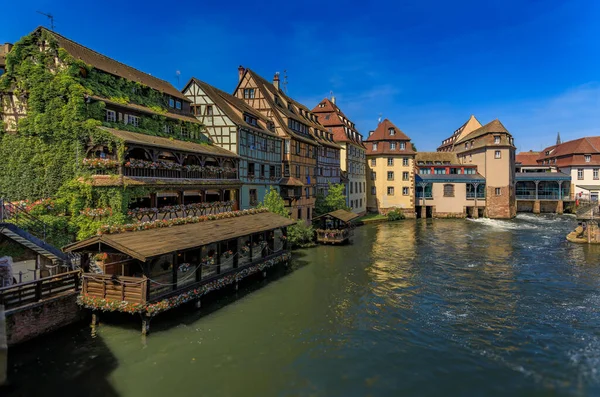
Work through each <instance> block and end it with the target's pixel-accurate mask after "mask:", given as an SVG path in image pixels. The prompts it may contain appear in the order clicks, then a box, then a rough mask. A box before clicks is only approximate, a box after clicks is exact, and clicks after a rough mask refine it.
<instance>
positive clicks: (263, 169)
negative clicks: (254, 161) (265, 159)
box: [260, 164, 265, 178]
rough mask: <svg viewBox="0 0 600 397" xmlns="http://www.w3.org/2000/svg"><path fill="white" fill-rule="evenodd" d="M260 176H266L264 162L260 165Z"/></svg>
mask: <svg viewBox="0 0 600 397" xmlns="http://www.w3.org/2000/svg"><path fill="white" fill-rule="evenodd" d="M260 177H261V178H264V177H265V165H264V164H261V165H260Z"/></svg>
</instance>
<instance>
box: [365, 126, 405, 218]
mask: <svg viewBox="0 0 600 397" xmlns="http://www.w3.org/2000/svg"><path fill="white" fill-rule="evenodd" d="M365 146H366V148H367V149H366V157H367V173H368V174H369V184H368V187H367V210H368V211H370V212H379V213H387V212H389V211H390V210H393V209H399V210H401V211H402V212H403V213H404V215H405V216H406V217H414V216H415V205H414V198H415V184H414V158H415V151H414V150H413V149H412V145H411V142H410V138H409V137H408V136H406V135H405V134H404V133H403V132H402V131H401V130H400V129H399V128H398V127H396V126H395V125H394V124H393V123H392V122H391V121H389V120H388V119H385V120H383V121H382V122H381V123H379V125H378V126H377V129H375V131H372V132H371V133H370V135H369V137H368V138H367V139H366V141H365Z"/></svg>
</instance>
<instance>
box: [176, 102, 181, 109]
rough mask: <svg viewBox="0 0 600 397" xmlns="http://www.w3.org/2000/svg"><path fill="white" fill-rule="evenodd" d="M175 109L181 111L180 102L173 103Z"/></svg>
mask: <svg viewBox="0 0 600 397" xmlns="http://www.w3.org/2000/svg"><path fill="white" fill-rule="evenodd" d="M175 109H179V110H181V101H175Z"/></svg>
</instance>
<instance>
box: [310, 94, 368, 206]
mask: <svg viewBox="0 0 600 397" xmlns="http://www.w3.org/2000/svg"><path fill="white" fill-rule="evenodd" d="M313 113H315V114H316V115H318V116H319V122H320V123H321V124H322V125H323V126H324V127H325V128H326V129H327V131H329V132H331V133H333V139H334V140H335V142H336V143H337V144H338V145H340V148H341V152H340V167H341V170H342V171H343V172H344V175H345V180H344V184H345V186H346V205H347V206H348V207H350V208H351V209H352V211H353V212H354V213H357V214H360V215H362V214H364V213H365V212H366V210H367V183H366V182H367V179H366V170H367V166H366V148H365V145H364V143H363V137H362V135H361V134H360V133H359V132H358V131H357V130H356V126H355V124H354V123H353V122H352V121H350V120H349V119H348V118H347V117H346V115H345V114H344V113H343V112H342V111H341V110H340V108H339V107H338V106H337V104H336V101H335V97H332V98H331V99H329V98H325V99H323V100H322V101H321V102H320V103H319V104H318V105H317V106H315V108H314V109H313Z"/></svg>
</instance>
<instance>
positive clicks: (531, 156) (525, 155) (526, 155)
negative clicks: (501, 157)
mask: <svg viewBox="0 0 600 397" xmlns="http://www.w3.org/2000/svg"><path fill="white" fill-rule="evenodd" d="M538 157H540V152H534V151H532V150H530V151H528V152H521V153H517V155H516V156H515V162H517V163H519V164H521V165H538V163H537V159H538Z"/></svg>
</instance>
